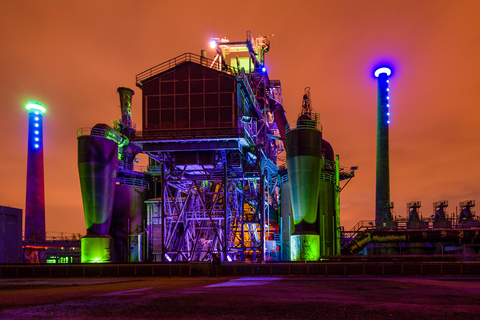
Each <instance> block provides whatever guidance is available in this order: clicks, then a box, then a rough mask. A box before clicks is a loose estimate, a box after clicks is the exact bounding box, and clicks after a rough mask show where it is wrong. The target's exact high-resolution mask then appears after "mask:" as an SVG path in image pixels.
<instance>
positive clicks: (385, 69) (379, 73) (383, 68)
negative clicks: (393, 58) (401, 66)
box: [374, 67, 392, 78]
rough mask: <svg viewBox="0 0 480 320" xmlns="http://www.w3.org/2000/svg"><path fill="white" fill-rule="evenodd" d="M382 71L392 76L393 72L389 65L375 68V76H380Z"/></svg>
mask: <svg viewBox="0 0 480 320" xmlns="http://www.w3.org/2000/svg"><path fill="white" fill-rule="evenodd" d="M382 73H386V74H387V77H388V76H390V75H391V74H392V70H391V69H390V68H387V67H381V68H378V69H377V70H375V73H374V75H375V77H376V78H378V76H379V75H381V74H382Z"/></svg>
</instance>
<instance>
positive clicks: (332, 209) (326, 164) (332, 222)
mask: <svg viewBox="0 0 480 320" xmlns="http://www.w3.org/2000/svg"><path fill="white" fill-rule="evenodd" d="M322 156H323V169H322V174H321V179H320V193H319V196H318V219H319V228H320V255H321V256H324V255H327V256H328V255H335V254H336V253H337V242H338V241H337V232H336V230H337V214H336V206H335V192H336V190H335V169H336V165H337V164H336V163H335V155H334V152H333V148H332V146H331V145H330V143H328V142H327V141H326V140H322Z"/></svg>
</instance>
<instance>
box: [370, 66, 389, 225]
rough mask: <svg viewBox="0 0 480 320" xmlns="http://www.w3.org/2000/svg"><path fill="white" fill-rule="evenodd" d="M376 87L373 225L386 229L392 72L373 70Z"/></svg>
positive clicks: (386, 68) (383, 68) (382, 68)
mask: <svg viewBox="0 0 480 320" xmlns="http://www.w3.org/2000/svg"><path fill="white" fill-rule="evenodd" d="M374 74H375V77H376V78H377V80H378V82H377V83H378V85H377V184H376V197H375V225H376V226H377V228H378V227H380V228H383V227H388V224H389V222H390V221H392V213H391V205H390V165H389V162H390V160H389V148H388V140H389V139H388V127H389V126H390V96H389V90H390V89H389V87H388V83H389V77H390V75H391V74H392V70H391V69H390V68H388V67H381V68H378V69H376V70H375V73H374Z"/></svg>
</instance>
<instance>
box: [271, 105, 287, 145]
mask: <svg viewBox="0 0 480 320" xmlns="http://www.w3.org/2000/svg"><path fill="white" fill-rule="evenodd" d="M268 107H269V109H270V112H271V113H272V114H273V119H274V120H275V123H276V124H277V127H278V131H280V137H281V138H282V139H285V126H286V125H287V123H288V121H287V114H286V112H285V109H283V106H282V105H281V104H280V102H278V101H277V100H275V99H272V98H269V103H268Z"/></svg>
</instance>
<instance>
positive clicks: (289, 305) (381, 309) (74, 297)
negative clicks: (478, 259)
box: [0, 277, 480, 320]
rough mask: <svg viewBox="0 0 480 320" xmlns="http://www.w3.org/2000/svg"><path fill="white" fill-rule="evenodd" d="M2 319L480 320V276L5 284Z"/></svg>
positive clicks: (1, 284) (0, 297)
mask: <svg viewBox="0 0 480 320" xmlns="http://www.w3.org/2000/svg"><path fill="white" fill-rule="evenodd" d="M0 310H1V311H0V318H1V319H28V318H37V319H95V318H98V319H402V320H407V319H415V320H419V319H430V320H431V319H480V279H464V278H457V279H454V278H431V279H428V278H357V279H352V278H337V279H333V278H288V277H265V278H262V277H244V278H144V279H138V278H135V279H120V278H116V279H105V278H101V279H36V280H15V279H10V280H8V279H7V280H5V279H4V280H2V281H0Z"/></svg>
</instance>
